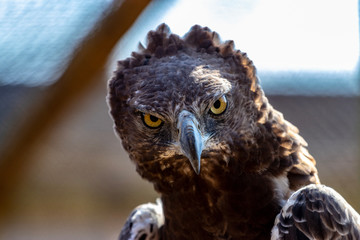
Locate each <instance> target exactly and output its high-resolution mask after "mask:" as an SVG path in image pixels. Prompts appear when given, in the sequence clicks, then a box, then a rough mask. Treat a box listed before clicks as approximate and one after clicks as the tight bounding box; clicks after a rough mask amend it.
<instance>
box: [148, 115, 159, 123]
mask: <svg viewBox="0 0 360 240" xmlns="http://www.w3.org/2000/svg"><path fill="white" fill-rule="evenodd" d="M150 120H151V121H153V122H157V120H159V118H157V117H155V116H153V115H150Z"/></svg>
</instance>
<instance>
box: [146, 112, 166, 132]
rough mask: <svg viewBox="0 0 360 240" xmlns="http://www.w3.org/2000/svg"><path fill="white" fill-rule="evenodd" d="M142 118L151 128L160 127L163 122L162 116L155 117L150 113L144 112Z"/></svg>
mask: <svg viewBox="0 0 360 240" xmlns="http://www.w3.org/2000/svg"><path fill="white" fill-rule="evenodd" d="M142 119H143V122H144V123H145V125H146V126H147V127H149V128H158V127H160V126H161V124H162V122H163V121H162V120H161V119H160V118H158V117H155V116H153V115H151V114H148V113H144V114H143V115H142Z"/></svg>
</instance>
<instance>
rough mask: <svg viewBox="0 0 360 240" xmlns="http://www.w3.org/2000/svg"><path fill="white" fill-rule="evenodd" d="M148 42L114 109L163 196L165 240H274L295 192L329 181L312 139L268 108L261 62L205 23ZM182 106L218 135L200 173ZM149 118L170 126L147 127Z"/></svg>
mask: <svg viewBox="0 0 360 240" xmlns="http://www.w3.org/2000/svg"><path fill="white" fill-rule="evenodd" d="M147 41H148V42H147V47H146V48H143V49H142V50H140V51H139V52H137V53H133V55H132V57H131V58H128V59H126V60H123V61H120V62H119V64H118V69H117V70H116V72H115V73H114V77H113V78H112V79H111V80H110V82H109V105H110V108H111V115H112V117H113V119H114V122H115V129H116V131H117V133H118V134H119V136H120V138H121V140H122V144H123V146H124V148H125V150H126V151H128V152H129V155H130V158H131V160H132V161H134V162H135V164H136V166H137V171H138V173H139V174H140V175H141V176H142V177H143V178H145V179H147V180H149V181H151V182H152V183H153V184H154V187H155V189H156V190H157V191H158V192H159V193H160V194H161V196H162V197H161V198H162V201H163V206H164V214H165V225H164V226H163V228H162V229H161V235H162V239H247V240H251V239H260V240H261V239H269V238H270V232H271V228H272V225H273V222H274V219H275V216H276V215H277V213H278V212H279V211H280V209H281V207H282V204H283V202H284V201H285V200H286V199H287V198H288V197H289V196H290V194H291V192H292V191H295V190H297V189H298V188H299V187H302V186H304V185H305V184H308V183H319V179H318V177H317V170H316V168H315V161H314V159H313V158H312V157H311V155H310V154H309V153H308V152H307V150H306V142H305V141H304V140H303V138H302V137H301V136H300V135H299V134H298V130H297V128H296V127H294V126H293V125H292V124H290V123H289V122H287V121H286V120H284V118H283V116H282V114H281V113H280V112H278V111H276V110H274V109H273V108H272V106H271V105H270V104H269V103H268V100H267V98H266V97H265V95H264V93H263V91H262V89H261V87H260V85H259V81H258V78H257V77H256V69H255V67H254V65H253V63H252V61H251V60H250V59H249V58H248V57H247V55H246V54H245V53H243V52H241V51H239V50H236V49H234V42H233V41H227V42H224V43H222V42H220V40H219V36H218V34H217V33H215V32H212V31H211V30H210V29H208V28H202V27H200V26H197V25H195V26H194V27H192V28H191V30H190V31H189V33H187V34H186V35H185V37H184V38H180V37H179V36H177V35H174V34H170V31H169V28H168V27H167V26H166V25H164V24H162V25H160V26H159V27H158V29H157V30H156V31H151V32H149V34H148V38H147ZM223 94H225V95H226V96H227V99H228V102H229V103H228V104H229V105H228V109H227V110H226V112H225V113H224V114H222V115H221V116H218V117H213V116H210V115H209V114H208V112H207V109H208V107H209V104H210V103H211V102H212V101H214V100H216V98H219V97H220V96H221V95H223ZM182 109H185V110H187V111H190V112H194V114H196V116H197V118H198V121H199V122H200V125H201V126H202V128H201V131H203V132H207V133H208V134H209V140H207V147H206V148H205V149H204V151H203V153H202V156H201V172H200V174H199V175H197V174H196V173H195V172H194V171H193V170H192V168H191V166H190V164H189V161H188V160H187V158H186V157H185V156H184V155H182V154H181V152H179V151H177V150H176V144H174V142H175V141H176V138H177V134H178V133H177V131H176V121H177V120H176V119H177V116H178V114H179V112H180V110H182ZM140 112H147V113H151V114H154V115H156V116H157V117H159V118H161V119H162V120H163V121H164V124H163V126H162V127H161V128H159V129H147V128H146V127H145V126H144V125H143V124H142V122H141V113H140Z"/></svg>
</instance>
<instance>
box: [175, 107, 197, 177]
mask: <svg viewBox="0 0 360 240" xmlns="http://www.w3.org/2000/svg"><path fill="white" fill-rule="evenodd" d="M177 127H178V130H179V137H180V146H181V149H182V151H183V153H184V155H185V156H186V157H187V158H188V159H189V161H190V163H191V166H192V167H193V169H194V171H195V173H196V174H199V173H200V159H201V152H202V150H203V137H202V136H201V133H200V130H199V128H198V121H197V120H196V118H195V116H194V115H193V114H192V113H190V112H188V111H186V110H184V111H182V112H181V113H180V114H179V121H178V125H177Z"/></svg>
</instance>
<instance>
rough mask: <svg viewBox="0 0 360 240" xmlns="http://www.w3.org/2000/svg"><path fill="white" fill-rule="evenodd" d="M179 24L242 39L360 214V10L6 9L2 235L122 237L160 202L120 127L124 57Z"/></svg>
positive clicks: (0, 85)
mask: <svg viewBox="0 0 360 240" xmlns="http://www.w3.org/2000/svg"><path fill="white" fill-rule="evenodd" d="M162 22H166V23H167V24H168V25H169V26H170V28H171V30H172V32H174V33H176V34H179V35H181V36H182V35H183V34H185V33H186V32H187V31H188V30H189V29H190V27H191V26H192V25H194V24H200V25H202V26H208V27H210V28H211V29H212V30H215V31H217V32H218V33H219V34H220V36H221V38H222V40H228V39H232V40H234V41H235V45H236V48H238V49H240V50H241V51H244V52H247V53H248V56H249V57H250V58H251V59H252V60H253V61H254V63H255V65H256V66H257V69H258V75H259V76H260V79H261V82H262V86H263V88H264V91H265V93H266V95H267V97H268V98H269V101H270V103H271V104H272V105H273V106H274V107H275V108H276V109H278V110H280V111H281V112H283V113H284V117H285V118H286V119H287V120H289V121H290V122H292V123H293V124H295V125H296V126H297V127H299V129H300V133H301V135H302V136H303V137H304V138H305V139H306V141H307V142H308V143H309V151H310V153H311V154H312V155H313V156H314V157H315V159H316V160H317V164H318V165H317V166H318V169H319V174H320V179H321V180H322V182H323V183H324V184H327V185H329V186H331V187H333V188H335V189H336V190H337V191H338V192H340V193H341V194H342V195H343V196H344V197H345V198H346V199H347V200H348V201H349V202H350V203H351V204H352V205H353V206H354V208H356V209H357V210H358V211H360V161H359V160H360V159H359V145H360V144H359V143H360V142H359V112H358V110H359V93H360V91H359V77H360V73H359V2H358V1H356V0H348V1H342V0H317V1H310V0H301V1H300V0H294V1H286V0H270V1H269V0H266V1H265V0H237V1H235V0H234V1H215V0H207V1H205V0H199V1H190V0H172V1H169V0H153V1H150V0H146V1H145V0H128V1H126V0H123V1H116V0H102V1H97V0H86V1H81V0H68V1H66V3H65V2H62V1H55V0H50V1H45V0H0V239H11V240H17V239H19V240H20V239H27V240H31V239H36V240H39V239H55V240H56V239H87V240H89V239H94V240H95V239H116V238H117V236H118V233H119V231H120V229H121V227H122V224H123V223H124V221H125V219H126V217H127V216H128V214H129V213H130V211H131V210H132V209H133V208H134V207H135V206H137V205H139V204H141V203H144V202H149V201H154V200H155V198H156V197H157V194H156V193H155V191H154V190H153V188H152V186H151V184H149V183H147V182H146V181H144V180H142V179H141V178H140V177H139V176H138V175H137V174H136V172H135V167H134V166H133V164H132V163H131V162H130V160H129V159H128V157H127V154H126V153H125V152H124V150H123V149H122V147H121V144H120V141H119V139H118V138H117V137H116V136H115V134H114V131H113V123H112V120H111V118H110V117H109V114H108V107H107V104H106V94H107V93H106V91H107V90H106V85H107V80H108V79H109V78H110V77H111V73H112V71H114V70H115V68H116V61H117V60H119V59H124V58H126V57H128V56H129V55H130V54H131V52H132V51H134V50H136V48H137V44H138V43H139V42H142V43H145V36H146V33H147V32H148V31H149V30H152V29H155V28H156V26H157V25H159V24H160V23H162Z"/></svg>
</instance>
